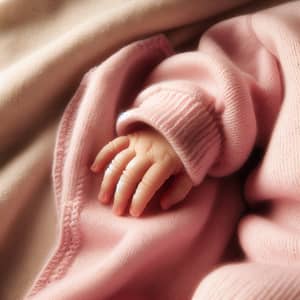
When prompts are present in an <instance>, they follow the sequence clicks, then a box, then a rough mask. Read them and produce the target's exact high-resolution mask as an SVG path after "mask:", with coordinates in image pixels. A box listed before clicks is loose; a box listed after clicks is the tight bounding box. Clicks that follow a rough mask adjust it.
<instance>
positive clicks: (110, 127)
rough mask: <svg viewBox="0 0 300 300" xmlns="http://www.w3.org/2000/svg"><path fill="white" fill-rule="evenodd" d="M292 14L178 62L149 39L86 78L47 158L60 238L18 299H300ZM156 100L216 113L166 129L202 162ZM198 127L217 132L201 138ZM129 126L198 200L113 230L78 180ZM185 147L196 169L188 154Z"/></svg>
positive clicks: (166, 46)
mask: <svg viewBox="0 0 300 300" xmlns="http://www.w3.org/2000/svg"><path fill="white" fill-rule="evenodd" d="M299 12H300V2H299V1H296V2H293V3H289V4H286V5H284V6H279V7H276V8H273V9H270V10H267V11H262V12H260V13H257V14H254V15H252V16H242V17H238V18H235V19H232V20H228V21H225V22H223V23H220V24H218V25H216V26H214V27H213V28H212V29H210V30H209V31H208V32H207V33H206V34H205V35H204V36H203V37H202V39H201V40H200V43H199V47H198V49H197V51H195V53H188V55H187V56H184V55H183V56H181V55H176V54H174V53H173V50H172V46H171V45H170V43H169V41H168V39H167V38H166V37H164V36H163V35H158V36H154V37H152V38H149V39H146V40H142V41H140V42H135V43H132V44H130V45H129V46H127V47H125V48H123V49H121V50H119V51H118V52H116V53H115V54H114V55H112V56H111V57H109V58H108V59H107V60H106V61H105V62H103V63H102V64H100V65H99V66H98V67H96V68H93V69H92V70H90V71H89V72H88V73H87V74H86V75H85V76H84V78H83V80H82V82H81V84H80V86H79V88H78V89H77V92H76V94H75V95H74V97H73V99H72V101H71V102H70V103H69V105H68V107H67V109H66V111H65V112H64V115H63V117H62V120H61V122H60V127H59V132H58V136H57V140H56V146H55V163H54V168H53V179H54V188H55V199H56V209H57V215H58V220H59V223H58V236H59V238H58V242H57V245H56V248H55V249H54V251H53V253H52V254H51V256H50V257H49V260H48V262H47V263H46V264H45V266H44V268H43V270H42V271H41V273H40V274H39V276H38V277H37V280H36V281H35V283H34V285H33V287H32V289H31V291H30V293H29V298H32V299H65V300H67V299H72V300H73V299H78V300H79V299H98V300H99V299H116V300H117V299H122V300H123V299H124V300H126V299H128V300H131V299H132V300H134V299H170V300H171V299H178V300H179V299H182V300H184V299H203V300H204V299H205V300H206V299H214V300H216V299H228V300H229V299H243V300H244V299H270V300H271V299H287V300H292V299H299V298H300V278H299V274H300V268H299V265H298V264H299V255H300V253H299V246H298V244H299V237H298V235H299V226H300V224H299V215H300V205H299V202H298V200H299V192H300V188H299V186H300V184H299V182H300V178H299V169H300V160H299V153H298V151H299V148H300V131H299V124H300V88H299V81H300V73H299V65H300V45H299V38H300V30H299V28H300V22H299V19H300V18H299V17H300V15H299ZM169 56H170V58H169V59H168V57H169ZM182 57H183V58H182ZM198 60H199V63H198ZM192 61H194V63H193V64H191V62H192ZM200 62H201V63H200ZM153 70H154V71H153ZM179 79H180V80H183V81H184V83H182V81H180V82H179V84H178V82H177V81H176V80H179ZM172 81H175V84H176V83H177V85H175V84H174V82H173V83H172ZM186 81H187V82H186ZM160 85H161V86H160ZM153 86H154V89H153V90H154V92H153V90H152V94H151V91H150V92H149V91H148V92H147V91H146V95H147V93H148V96H149V95H150V98H151V97H152V98H153V99H152V100H145V101H142V100H140V98H141V93H144V92H145V90H147V89H148V88H149V89H151V87H152V88H153ZM157 86H159V88H157ZM170 86H171V88H170ZM195 86H196V87H195ZM164 88H165V89H169V90H168V91H169V92H170V90H171V91H172V92H174V95H173V98H174V101H177V100H176V99H177V98H178V99H179V98H180V97H177V96H178V93H181V94H182V93H186V92H188V93H190V94H191V93H192V92H195V91H194V88H196V89H199V90H200V91H201V95H204V96H201V97H202V98H201V97H200V98H201V101H203V103H204V104H203V103H202V102H201V101H200V102H201V103H202V105H206V104H205V101H208V99H213V100H212V101H214V102H213V103H214V109H213V111H212V112H209V114H212V115H214V114H215V115H214V116H213V117H211V116H208V117H205V116H203V115H201V122H199V121H197V120H195V121H190V122H196V124H189V119H188V118H187V116H185V115H184V114H185V112H184V111H182V112H181V114H178V116H177V119H176V121H177V123H178V122H182V124H180V125H181V126H183V127H184V126H186V127H184V128H185V130H186V132H184V134H185V137H186V139H188V138H190V136H189V135H188V133H189V134H192V133H193V131H190V132H189V130H199V134H202V135H203V137H204V138H206V141H207V143H208V144H209V147H207V148H205V151H207V153H206V152H204V150H203V147H204V146H205V145H204V144H202V142H201V141H200V140H199V139H197V137H195V140H191V142H190V143H188V142H187V141H186V140H184V139H183V138H182V136H180V135H179V134H177V133H176V132H172V126H173V123H172V122H174V120H173V121H172V122H171V121H170V118H171V117H172V116H171V115H170V116H169V115H168V113H170V111H171V112H172V113H175V112H176V109H175V108H172V107H169V111H164V108H163V107H166V106H167V104H166V105H165V106H164V103H163V101H165V100H164V99H165V98H164V97H163V91H164ZM155 93H156V94H155ZM176 93H177V94H176ZM153 94H154V96H153ZM155 95H157V96H156V97H157V98H155ZM193 95H194V94H192V96H191V97H190V98H191V99H192V98H193V97H196V96H193ZM195 95H198V94H196V93H195ZM206 95H209V96H206ZM206 97H207V98H206ZM144 98H146V96H144ZM196 100H197V99H196ZM150 101H152V102H150ZM169 101H171V100H169ZM178 101H179V102H178V103H176V104H177V105H179V104H180V103H181V102H180V101H181V100H178ZM186 101H188V100H186ZM197 101H198V100H197ZM190 104H191V106H189V107H192V106H193V105H194V102H193V101H192V100H191V103H190ZM207 105H208V104H207ZM195 107H196V104H195ZM128 108H131V110H130V111H129V113H128V114H126V117H125V118H124V117H122V119H121V120H120V119H119V121H117V117H118V114H119V113H120V112H121V111H124V110H127V109H128ZM197 108H198V107H196V109H197ZM163 113H164V114H163ZM195 113H196V112H195ZM209 114H208V115H209ZM123 116H124V115H123ZM162 116H163V117H162ZM164 117H165V118H169V119H166V120H164V119H163V118H164ZM126 118H127V119H126ZM207 118H211V119H212V120H213V121H210V122H211V123H213V122H216V123H214V124H213V125H211V123H207V125H205V126H202V127H201V124H202V122H204V121H207V120H208V119H207ZM193 120H194V119H193ZM209 120H210V119H209ZM214 120H216V121H214ZM136 121H139V122H140V121H142V122H147V123H149V124H150V125H151V126H157V129H158V130H160V131H161V132H162V134H165V135H166V137H167V138H168V139H169V140H170V141H171V142H172V143H174V145H175V147H176V149H177V151H178V153H180V154H181V158H182V159H183V161H184V163H185V167H186V169H187V171H188V172H189V174H190V176H191V178H192V179H193V180H194V182H195V187H194V188H193V189H192V191H191V193H190V194H189V195H188V197H187V199H185V201H184V202H183V203H182V204H180V205H178V206H177V207H175V208H173V209H171V210H169V211H166V212H162V211H161V210H160V209H159V206H158V205H157V202H156V201H154V202H153V204H152V205H151V207H149V208H148V210H147V213H146V215H145V216H143V217H142V218H133V217H130V216H125V217H117V216H115V215H113V214H112V212H111V209H110V207H109V206H103V205H100V204H99V203H98V201H97V193H98V188H99V184H100V182H101V178H99V177H98V176H96V175H94V174H93V173H91V172H90V170H89V168H90V165H91V162H92V161H93V159H94V157H95V155H96V153H97V152H98V150H99V149H101V147H103V145H105V144H106V143H107V142H108V141H110V140H111V139H112V138H114V137H115V136H116V135H117V134H118V133H125V132H126V129H125V128H126V126H128V125H129V123H133V122H136ZM197 122H198V123H197ZM116 123H117V128H116ZM177 123H176V124H177ZM189 125H191V126H189ZM160 126H161V127H160ZM212 126H217V127H218V130H220V131H221V135H222V138H219V140H218V137H216V136H214V133H211V131H209V130H210V129H211V127H212ZM199 128H200V129H201V130H200V129H199ZM178 130H179V129H178ZM207 130H208V131H207ZM207 132H209V134H208V133H207ZM216 135H218V136H219V133H216ZM187 144H188V145H189V146H186V145H187ZM200 146H201V147H200ZM194 147H195V148H196V149H198V148H199V149H198V150H199V151H198V152H197V153H199V157H196V158H195V157H194V156H193V157H191V152H189V151H187V150H190V151H192V150H193V149H194ZM220 148H221V152H220V151H219V149H220ZM256 148H258V149H259V152H260V153H259V154H260V155H258V154H257V152H256V151H254V152H253V150H255V149H256ZM197 153H196V154H195V155H196V156H197ZM207 160H209V162H207ZM156 200H158V199H156ZM236 228H238V229H237V230H236ZM236 242H237V243H236ZM237 244H238V245H239V246H240V247H241V249H239V246H238V245H237Z"/></svg>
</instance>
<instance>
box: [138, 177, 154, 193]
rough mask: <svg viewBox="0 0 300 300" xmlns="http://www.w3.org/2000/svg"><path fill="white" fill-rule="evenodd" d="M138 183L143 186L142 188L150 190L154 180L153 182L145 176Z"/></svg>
mask: <svg viewBox="0 0 300 300" xmlns="http://www.w3.org/2000/svg"><path fill="white" fill-rule="evenodd" d="M140 185H141V188H143V189H147V190H151V189H153V186H154V182H153V180H151V179H149V178H147V177H146V178H143V179H142V181H141V182H140Z"/></svg>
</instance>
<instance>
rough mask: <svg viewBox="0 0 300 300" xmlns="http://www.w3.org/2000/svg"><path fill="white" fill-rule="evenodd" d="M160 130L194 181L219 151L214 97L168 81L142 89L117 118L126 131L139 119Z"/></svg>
mask: <svg viewBox="0 0 300 300" xmlns="http://www.w3.org/2000/svg"><path fill="white" fill-rule="evenodd" d="M141 122H142V123H146V124H148V125H150V126H151V127H153V128H155V129H156V130H158V131H159V132H160V133H161V134H162V135H164V137H165V138H166V139H167V140H168V142H169V143H170V144H171V146H172V147H173V149H174V150H175V152H176V153H177V155H178V156H179V158H180V160H181V161H182V163H183V165H184V168H185V170H186V172H187V174H188V175H189V176H190V178H191V180H192V181H193V183H194V184H195V185H197V184H199V183H201V182H202V180H203V178H204V177H205V175H206V174H207V172H208V171H209V168H210V167H211V166H212V165H213V164H214V162H215V161H216V159H217V157H218V156H219V155H220V151H221V144H222V135H221V128H220V127H221V126H220V121H219V118H218V113H217V112H216V111H215V104H214V100H213V99H212V98H211V97H210V96H209V95H207V94H206V93H205V92H203V91H201V90H200V89H199V88H198V87H197V86H196V85H195V84H192V83H189V82H184V83H183V82H165V83H163V84H154V85H152V86H150V87H148V88H146V89H145V90H143V91H142V92H141V93H140V94H139V95H138V96H137V98H136V100H135V103H134V107H133V108H132V109H130V110H128V111H126V112H124V113H122V114H121V115H120V116H119V118H118V119H117V124H116V130H117V133H118V135H123V134H126V133H128V131H130V130H132V129H133V128H134V126H136V125H137V124H138V123H141Z"/></svg>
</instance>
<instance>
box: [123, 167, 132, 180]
mask: <svg viewBox="0 0 300 300" xmlns="http://www.w3.org/2000/svg"><path fill="white" fill-rule="evenodd" d="M130 176H131V172H130V170H129V169H126V168H125V169H124V170H123V171H122V181H123V182H130Z"/></svg>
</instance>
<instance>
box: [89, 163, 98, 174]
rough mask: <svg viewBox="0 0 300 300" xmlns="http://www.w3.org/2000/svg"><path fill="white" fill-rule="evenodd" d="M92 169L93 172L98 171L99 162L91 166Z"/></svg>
mask: <svg viewBox="0 0 300 300" xmlns="http://www.w3.org/2000/svg"><path fill="white" fill-rule="evenodd" d="M90 170H91V171H93V172H97V164H96V163H93V164H92V165H91V167H90Z"/></svg>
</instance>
